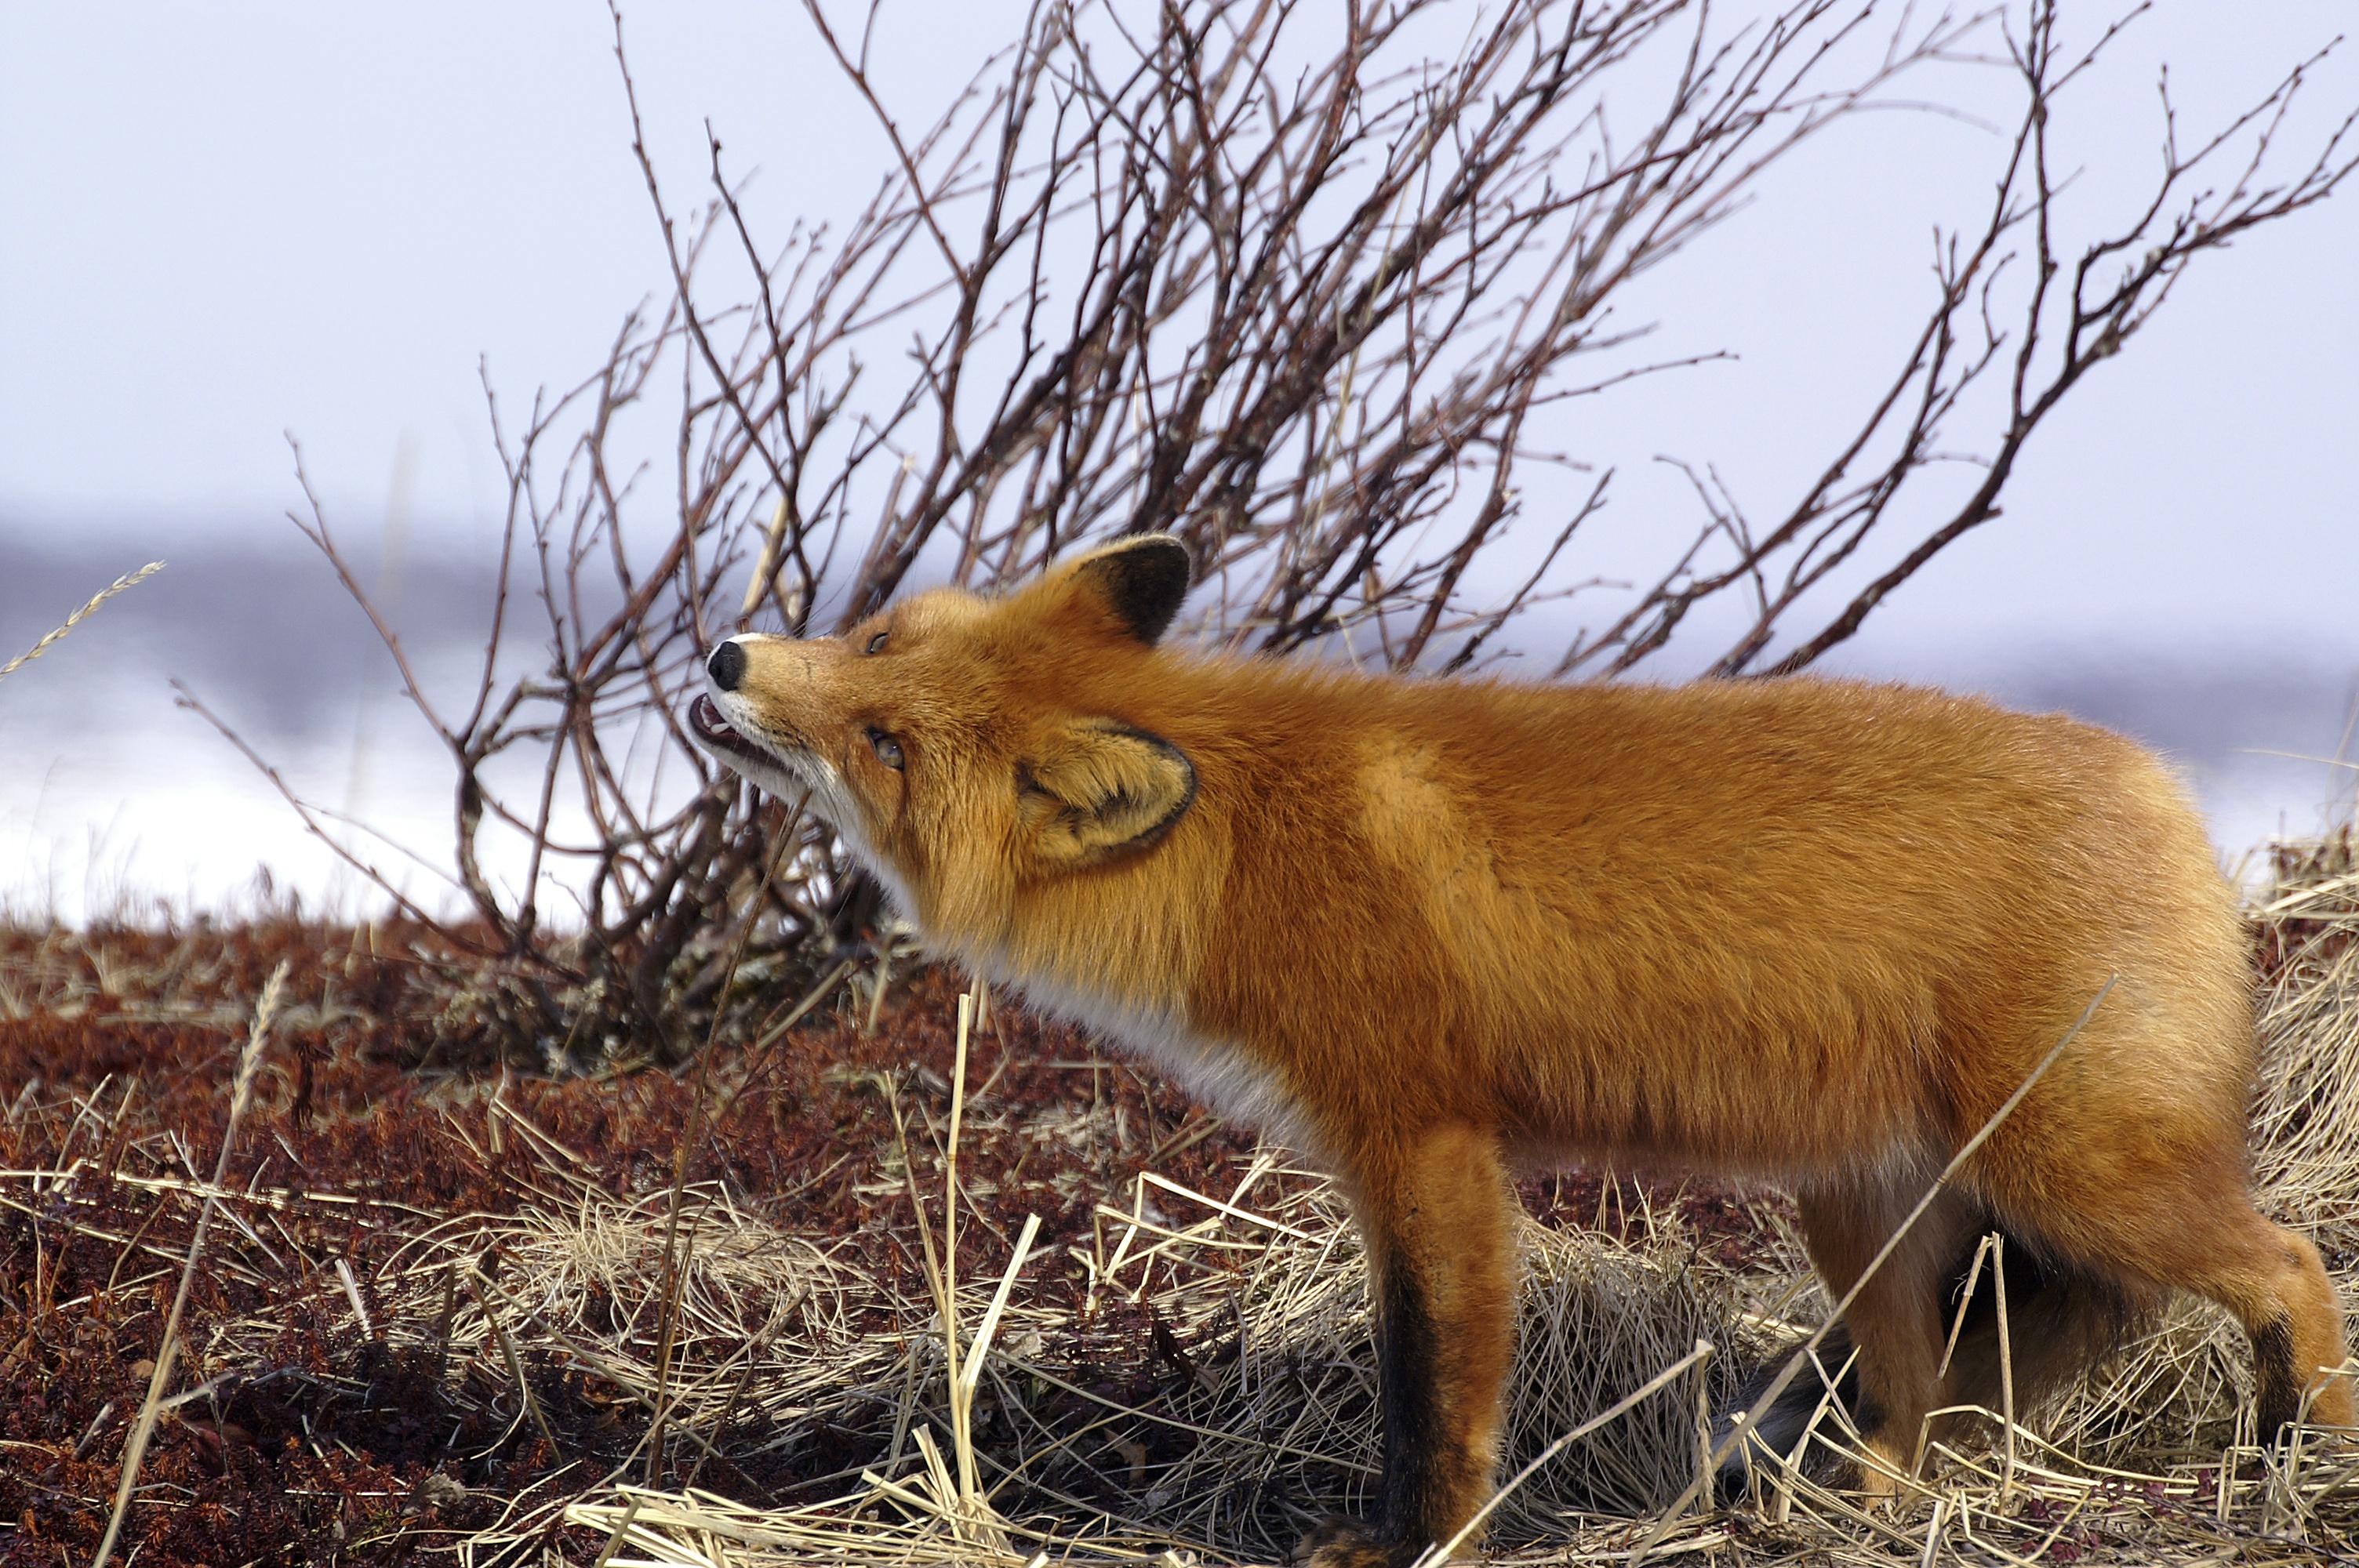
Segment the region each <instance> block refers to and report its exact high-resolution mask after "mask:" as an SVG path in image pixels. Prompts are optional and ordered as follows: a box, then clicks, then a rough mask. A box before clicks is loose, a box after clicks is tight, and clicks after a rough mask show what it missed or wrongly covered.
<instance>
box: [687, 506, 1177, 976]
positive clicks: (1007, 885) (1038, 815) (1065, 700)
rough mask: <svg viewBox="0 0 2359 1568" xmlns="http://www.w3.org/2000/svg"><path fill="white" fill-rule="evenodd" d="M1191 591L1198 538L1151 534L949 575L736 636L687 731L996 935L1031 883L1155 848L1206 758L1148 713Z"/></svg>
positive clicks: (876, 865) (962, 922) (965, 921)
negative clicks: (994, 587) (976, 579)
mask: <svg viewBox="0 0 2359 1568" xmlns="http://www.w3.org/2000/svg"><path fill="white" fill-rule="evenodd" d="M1187 592H1188V553H1187V550H1186V548H1185V547H1184V546H1181V545H1180V542H1179V541H1178V540H1177V539H1174V538H1172V537H1170V536H1169V535H1159V534H1158V535H1141V536H1139V537H1136V538H1133V539H1127V540H1125V541H1123V542H1121V543H1119V544H1114V545H1109V546H1105V547H1104V548H1102V549H1099V550H1095V551H1093V552H1091V553H1090V554H1088V555H1085V556H1082V557H1078V558H1076V559H1073V560H1071V561H1067V562H1063V563H1060V565H1058V566H1057V567H1055V568H1052V569H1051V570H1050V571H1049V573H1048V574H1047V575H1046V576H1045V577H1043V578H1041V579H1039V580H1038V581H1036V582H1034V583H1032V584H1031V585H1030V586H1028V587H1027V588H1025V589H1020V590H1019V591H1017V592H1016V593H1014V594H1011V595H1008V596H1006V597H1005V598H999V599H986V598H983V597H980V596H978V595H974V594H971V593H965V592H962V591H959V590H957V589H936V590H934V591H932V592H928V593H921V594H918V595H916V596H914V597H912V598H909V599H908V600H902V601H900V602H899V603H897V604H894V605H891V606H889V607H887V608H886V609H885V610H883V611H878V612H877V613H876V614H875V615H873V616H871V617H869V618H868V619H867V620H865V621H863V622H860V623H859V624H858V625H856V626H854V627H853V628H852V629H851V630H850V631H848V632H846V633H843V635H841V636H837V637H806V638H794V637H778V636H768V635H764V634H761V633H745V634H744V635H741V636H736V637H732V638H730V639H729V640H728V641H727V642H725V643H722V644H721V645H720V646H718V647H717V648H715V649H714V650H713V651H712V655H711V657H710V658H709V659H708V660H707V661H706V665H705V674H706V682H707V686H708V688H709V690H708V693H707V695H705V696H702V697H698V698H697V699H696V701H695V703H694V704H693V705H692V706H691V707H690V710H689V724H688V729H689V733H690V735H692V736H694V737H695V739H696V741H697V742H698V744H700V745H701V746H702V747H703V748H704V750H705V751H707V752H710V753H712V756H713V757H714V758H716V759H717V760H719V761H720V762H723V763H726V764H727V765H728V766H729V767H731V768H734V769H735V770H736V771H737V772H738V773H742V774H744V775H745V777H746V778H748V779H750V780H752V781H753V782H754V783H755V784H758V785H760V786H761V787H762V788H764V789H766V790H768V791H769V792H771V793H772V794H774V795H782V796H787V797H793V796H796V795H807V796H808V799H809V803H810V810H811V811H812V812H813V813H814V814H815V815H817V816H820V817H821V818H822V819H824V820H825V821H826V822H827V823H828V824H829V825H830V826H831V827H834V828H835V829H836V831H837V832H838V833H839V834H841V835H842V837H843V840H844V842H845V844H846V845H847V846H848V847H849V848H850V849H852V851H853V853H854V854H855V855H856V856H857V857H859V859H860V860H863V861H864V863H866V864H867V865H868V866H869V867H870V868H871V869H872V870H874V871H876V872H877V873H878V874H879V876H880V877H882V879H883V880H884V881H886V884H887V885H888V886H889V887H890V888H891V889H892V890H893V892H894V893H895V895H896V897H897V902H898V903H900V905H901V907H902V909H903V911H904V912H905V913H906V914H909V915H910V916H912V917H913V918H915V919H916V920H917V921H918V922H919V925H921V926H929V927H933V926H938V925H942V924H945V923H947V924H949V925H953V926H963V927H965V928H966V930H965V931H964V932H963V933H962V934H964V935H983V933H981V932H979V931H976V930H975V929H974V926H975V925H976V924H977V922H978V921H982V920H987V919H988V912H989V911H990V910H992V909H994V908H999V909H1005V908H1006V906H1007V904H1008V903H1009V901H1010V900H1011V899H1012V898H1013V897H1014V895H1015V893H1016V891H1017V890H1018V889H1019V888H1021V887H1023V886H1024V885H1026V884H1027V883H1031V882H1037V881H1043V880H1047V879H1052V878H1059V877H1067V876H1071V875H1074V874H1077V873H1085V872H1088V871H1092V870H1093V869H1096V868H1101V867H1106V866H1109V865H1111V864H1114V863H1118V862H1121V861H1123V860H1126V859H1128V858H1131V857H1136V856H1138V855H1142V854H1145V853H1147V852H1149V851H1151V850H1152V849H1154V848H1155V847H1156V846H1157V845H1158V844H1159V843H1160V842H1162V840H1163V839H1164V838H1166V837H1167V836H1168V835H1169V834H1170V833H1171V831H1172V830H1173V828H1174V827H1176V826H1178V824H1179V823H1180V820H1181V819H1182V818H1183V817H1184V816H1186V815H1187V813H1188V810H1189V807H1190V805H1191V804H1193V802H1194V800H1195V796H1196V770H1195V768H1194V766H1193V764H1191V763H1190V761H1189V759H1188V757H1187V755H1186V754H1185V753H1183V752H1181V751H1180V748H1179V747H1178V746H1177V745H1175V744H1173V743H1172V742H1171V741H1169V740H1168V739H1166V738H1165V737H1163V736H1161V735H1158V734H1157V733H1155V732H1154V731H1153V730H1152V729H1150V728H1149V727H1147V724H1146V723H1144V722H1142V721H1141V718H1140V715H1139V712H1138V709H1137V707H1136V704H1137V702H1138V701H1139V700H1140V698H1139V696H1138V694H1139V693H1140V692H1141V691H1142V690H1143V689H1147V688H1151V687H1152V686H1153V684H1154V683H1153V682H1152V680H1151V679H1147V680H1142V679H1141V678H1140V677H1141V676H1142V675H1143V674H1144V673H1145V672H1143V671H1142V670H1141V669H1140V668H1139V666H1140V665H1146V664H1148V663H1150V662H1152V661H1154V660H1156V659H1157V658H1158V657H1162V656H1164V655H1158V654H1156V653H1155V651H1154V650H1155V643H1156V641H1157V639H1158V638H1159V637H1160V636H1161V635H1162V634H1163V632H1164V630H1165V629H1166V628H1167V627H1169V625H1170V624H1171V620H1172V617H1173V616H1174V615H1176V614H1177V613H1178V612H1179V609H1180V600H1183V599H1184V598H1186V596H1187Z"/></svg>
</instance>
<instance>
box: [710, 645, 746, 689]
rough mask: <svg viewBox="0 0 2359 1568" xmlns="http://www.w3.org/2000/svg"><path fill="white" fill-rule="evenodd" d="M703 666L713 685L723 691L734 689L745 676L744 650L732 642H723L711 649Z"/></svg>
mask: <svg viewBox="0 0 2359 1568" xmlns="http://www.w3.org/2000/svg"><path fill="white" fill-rule="evenodd" d="M704 667H705V669H706V670H707V671H708V672H710V673H711V675H712V684H713V685H714V686H717V687H720V688H721V689H722V690H723V691H735V690H736V689H737V683H738V682H739V681H741V680H744V679H745V649H743V648H741V647H739V646H738V645H737V644H736V643H722V644H721V646H719V647H717V648H715V649H713V650H712V657H711V658H709V659H707V660H705V661H704Z"/></svg>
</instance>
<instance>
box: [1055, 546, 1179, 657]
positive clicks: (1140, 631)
mask: <svg viewBox="0 0 2359 1568" xmlns="http://www.w3.org/2000/svg"><path fill="white" fill-rule="evenodd" d="M1050 582H1051V583H1052V584H1053V585H1054V586H1055V587H1057V588H1060V589H1063V590H1064V591H1065V592H1066V593H1067V594H1069V595H1070V596H1071V598H1072V600H1074V601H1076V602H1077V603H1078V604H1080V605H1082V606H1086V607H1088V608H1090V609H1092V610H1094V611H1098V612H1099V613H1100V614H1102V615H1103V616H1104V617H1106V618H1107V619H1108V620H1109V621H1111V622H1113V623H1114V627H1116V628H1118V629H1119V630H1120V631H1122V632H1124V633H1127V634H1128V635H1130V636H1133V637H1136V638H1137V639H1138V640H1139V641H1140V642H1142V643H1147V645H1148V646H1149V647H1152V646H1153V645H1154V644H1155V642H1156V639H1158V638H1159V637H1161V636H1162V635H1163V633H1165V631H1167V630H1168V629H1169V627H1170V625H1171V618H1172V617H1173V616H1175V615H1177V614H1179V613H1180V600H1184V599H1186V598H1187V597H1188V546H1185V545H1183V544H1181V543H1180V541H1179V540H1177V539H1175V538H1173V537H1172V536H1171V535H1169V534H1141V535H1137V536H1136V538H1130V539H1125V540H1123V541H1121V542H1120V543H1119V544H1113V545H1108V546H1105V547H1104V548H1103V549H1098V550H1092V551H1091V552H1090V553H1089V554H1088V555H1086V556H1083V557H1080V558H1079V559H1078V560H1074V561H1071V562H1069V563H1067V565H1066V566H1065V567H1064V568H1063V569H1062V570H1061V571H1060V572H1059V573H1058V574H1057V575H1056V576H1055V577H1054V578H1052V579H1050Z"/></svg>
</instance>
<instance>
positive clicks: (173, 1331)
mask: <svg viewBox="0 0 2359 1568" xmlns="http://www.w3.org/2000/svg"><path fill="white" fill-rule="evenodd" d="M117 586H118V587H120V586H122V585H121V584H118V585H117ZM100 597H101V598H102V599H103V597H104V596H103V595H101V596H100ZM96 603H97V600H92V606H93V607H95V605H96ZM67 624H69V625H71V624H72V622H68V623H67ZM38 651H39V650H38V649H36V650H35V652H36V653H38ZM26 656H27V658H29V657H31V656H32V655H31V654H27V655H26ZM287 966H288V960H286V959H284V958H281V959H280V960H278V967H277V968H275V969H273V970H271V971H270V979H269V980H268V981H267V982H266V984H265V985H264V986H263V988H262V997H261V1000H258V1001H256V1002H255V1006H254V1026H253V1027H252V1028H251V1029H250V1030H248V1031H247V1033H246V1037H245V1050H244V1051H242V1052H240V1053H239V1054H238V1059H237V1079H236V1082H235V1084H234V1086H233V1087H232V1089H231V1092H230V1101H229V1125H228V1126H226V1127H224V1128H223V1130H222V1144H221V1153H220V1154H219V1155H218V1156H217V1157H216V1158H215V1159H214V1161H213V1179H212V1186H211V1187H210V1188H209V1189H208V1190H207V1191H206V1193H205V1201H204V1206H203V1207H201V1209H199V1210H198V1211H197V1228H196V1234H195V1235H193V1236H191V1237H190V1238H189V1256H188V1260H187V1261H186V1262H184V1263H182V1264H181V1265H180V1286H179V1290H178V1291H177V1292H174V1293H173V1296H172V1310H171V1311H170V1312H169V1313H168V1314H166V1316H165V1318H164V1340H163V1343H162V1344H161V1345H159V1346H157V1348H156V1369H155V1370H154V1371H153V1372H151V1373H149V1374H148V1377H147V1399H146V1400H144V1401H142V1402H141V1404H140V1406H139V1416H138V1419H137V1421H136V1422H134V1423H133V1425H132V1429H131V1436H130V1438H129V1439H128V1440H127V1441H126V1442H125V1444H124V1445H123V1476H122V1479H121V1480H120V1481H118V1482H117V1483H116V1485H115V1488H114V1514H113V1516H112V1517H111V1518H109V1519H107V1521H106V1534H105V1536H104V1537H103V1538H102V1539H101V1540H100V1541H99V1543H98V1552H97V1553H96V1555H94V1556H93V1557H92V1559H91V1568H106V1560H107V1558H108V1556H109V1555H110V1554H112V1553H113V1552H114V1543H115V1541H117V1540H118V1539H120V1538H121V1536H122V1534H123V1526H124V1523H125V1520H127V1519H129V1518H130V1517H131V1498H132V1494H133V1492H135V1491H136V1489H137V1487H138V1485H139V1463H140V1461H141V1460H142V1459H143V1458H145V1457H146V1456H147V1443H148V1440H149V1439H150V1438H151V1437H153V1436H154V1435H155V1433H156V1418H157V1416H158V1412H159V1411H160V1410H161V1408H162V1406H163V1402H164V1389H165V1386H166V1385H167V1384H168V1383H169V1382H170V1381H171V1378H172V1362H173V1358H174V1357H175V1356H176V1355H177V1354H178V1352H179V1334H180V1314H181V1313H182V1312H183V1311H184V1310H185V1309H186V1308H187V1306H188V1304H189V1289H190V1286H191V1285H193V1284H194V1283H195V1282H196V1278H197V1260H198V1259H200V1258H201V1257H202V1256H203V1255H204V1249H205V1232H206V1231H207V1230H209V1229H211V1228H212V1218H213V1209H214V1206H216V1205H217V1204H218V1203H219V1202H220V1193H221V1188H222V1183H223V1180H224V1179H225V1178H226V1177H227V1176H228V1174H229V1157H230V1153H231V1152H232V1151H233V1150H234V1149H235V1148H236V1147H237V1124H238V1119H239V1118H241V1117H243V1116H244V1115H245V1107H246V1102H247V1101H248V1100H249V1099H251V1098H253V1094H254V1075H255V1070H256V1069H257V1068H259V1067H260V1066H261V1065H262V1047H263V1044H264V1043H265V1042H266V1041H267V1040H268V1039H269V1038H270V1025H271V1022H272V1021H273V1020H274V1019H276V1018H277V1015H278V1000H279V996H280V993H281V992H282V990H283V989H285V987H286V984H287Z"/></svg>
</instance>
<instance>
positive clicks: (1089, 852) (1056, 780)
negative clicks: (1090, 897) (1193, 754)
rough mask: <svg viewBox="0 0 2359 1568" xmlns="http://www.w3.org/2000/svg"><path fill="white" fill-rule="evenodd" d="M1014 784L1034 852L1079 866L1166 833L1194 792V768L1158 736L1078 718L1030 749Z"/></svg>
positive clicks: (1061, 866) (1069, 867)
mask: <svg viewBox="0 0 2359 1568" xmlns="http://www.w3.org/2000/svg"><path fill="white" fill-rule="evenodd" d="M1016 791H1017V794H1018V803H1017V804H1018V807H1019V810H1020V812H1021V816H1022V821H1023V824H1024V827H1025V828H1026V829H1027V832H1028V833H1029V835H1030V837H1031V839H1032V847H1033V849H1034V851H1035V852H1036V853H1037V854H1038V856H1039V858H1040V860H1042V861H1043V862H1045V863H1046V864H1048V865H1049V866H1050V867H1052V868H1054V869H1056V870H1058V871H1079V870H1080V869H1082V867H1084V866H1092V865H1095V864H1096V863H1097V862H1099V861H1100V860H1105V859H1106V858H1107V857H1109V856H1111V855H1114V854H1115V853H1117V852H1119V851H1121V850H1124V849H1145V848H1147V846H1148V845H1150V844H1153V843H1154V842H1155V841H1156V840H1157V839H1158V838H1162V837H1163V835H1165V834H1166V833H1169V831H1170V830H1171V826H1172V824H1173V823H1175V822H1178V821H1179V820H1180V817H1181V816H1184V815H1185V814H1186V812H1187V810H1188V807H1189V805H1190V803H1191V802H1193V801H1194V800H1195V798H1196V770H1195V768H1194V767H1193V766H1191V765H1190V763H1189V761H1188V759H1187V757H1186V755H1184V754H1183V753H1182V752H1180V748H1179V747H1177V746H1174V745H1173V744H1172V743H1171V742H1170V741H1166V740H1164V739H1163V738H1162V737H1161V736H1158V735H1149V734H1147V732H1146V731H1145V730H1133V729H1131V728H1130V727H1129V726H1127V725H1124V724H1116V723H1114V721H1113V720H1111V719H1085V720H1083V721H1082V722H1081V723H1078V724H1074V725H1071V726H1070V727H1069V728H1067V729H1066V730H1063V731H1062V732H1060V733H1059V734H1057V735H1055V736H1054V737H1052V738H1050V739H1049V740H1048V741H1045V742H1044V743H1042V744H1041V745H1039V746H1036V747H1035V748H1033V750H1032V752H1031V754H1030V755H1029V756H1027V758H1026V759H1025V760H1024V761H1023V762H1020V763H1018V764H1017V766H1016Z"/></svg>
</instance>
